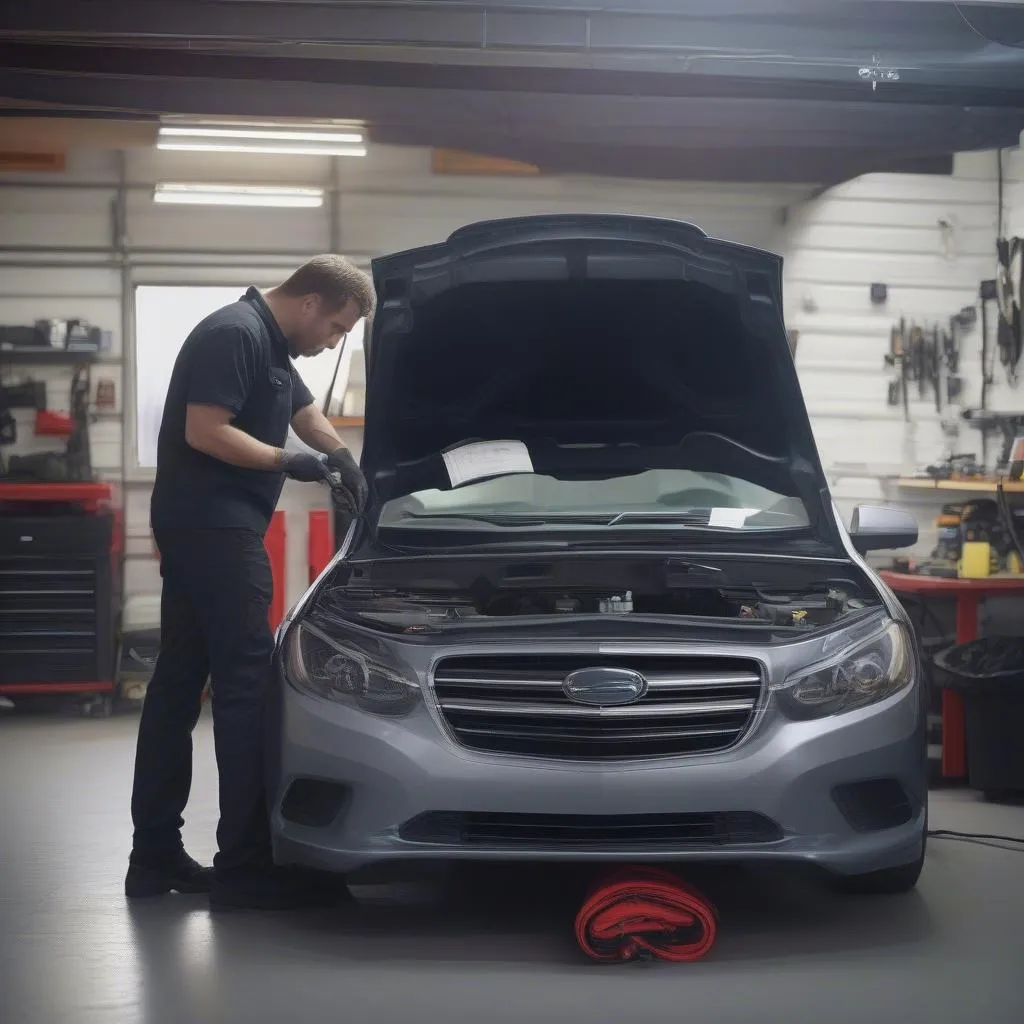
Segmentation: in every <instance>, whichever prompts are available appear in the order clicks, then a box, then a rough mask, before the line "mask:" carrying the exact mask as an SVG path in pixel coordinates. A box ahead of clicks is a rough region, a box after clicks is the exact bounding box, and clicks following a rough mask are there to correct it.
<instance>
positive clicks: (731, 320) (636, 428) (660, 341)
mask: <svg viewBox="0 0 1024 1024" xmlns="http://www.w3.org/2000/svg"><path fill="white" fill-rule="evenodd" d="M781 266H782V261H781V259H780V258H779V257H777V256H774V255H771V254H769V253H764V252H760V251H757V250H753V249H749V248H746V247H743V246H739V245H734V244H731V243H726V242H720V241H715V240H713V239H709V238H708V237H707V236H706V235H705V234H704V233H703V232H702V231H700V230H699V229H698V228H695V227H692V226H690V225H687V224H682V223H679V222H675V221H663V220H655V219H648V218H640V217H620V216H604V215H595V216H569V217H564V216H559V217H537V218H522V219H515V220H508V221H497V222H488V223H485V224H479V225H474V226H472V227H468V228H464V229H462V230H460V231H459V232H456V233H455V234H454V235H452V236H451V237H450V238H449V239H448V240H447V241H446V242H444V243H441V244H439V245H436V246H431V247H428V248H424V249H418V250H414V251H411V252H407V253H402V254H398V255H395V256H390V257H387V258H384V259H380V260H377V261H375V262H374V264H373V272H374V279H375V284H376V287H377V294H378V296H379V299H380V308H379V311H378V314H377V317H376V318H375V321H374V324H373V328H372V331H371V335H370V337H369V338H368V340H367V411H366V433H365V438H364V448H363V463H364V468H365V470H366V472H367V475H368V476H369V477H370V479H371V482H372V485H373V488H374V493H375V497H376V499H377V501H378V502H384V501H387V500H389V499H392V498H395V497H399V496H402V495H406V494H410V493H413V492H414V491H418V490H425V489H428V488H439V489H444V488H445V487H449V486H450V485H451V480H450V478H449V474H448V469H447V467H446V464H445V462H444V460H443V458H442V456H441V453H442V452H444V451H445V450H446V449H450V448H451V447H452V446H458V445H461V444H463V443H465V442H470V441H474V440H480V439H483V440H516V441H522V442H524V443H525V445H526V447H527V448H528V450H529V454H530V457H531V460H532V464H533V466H534V470H535V472H536V473H539V474H544V475H548V476H553V477H556V478H559V479H601V478H603V477H610V476H615V475H628V474H630V473H637V472H641V471H642V470H645V469H651V468H665V469H669V468H679V469H694V470H700V471H704V472H718V473H729V472H733V473H734V475H736V476H738V477H740V478H742V479H745V480H749V481H752V482H754V483H757V484H759V485H761V486H764V487H769V488H771V489H772V490H773V491H775V492H776V493H779V494H783V495H793V496H799V497H801V498H803V499H804V501H805V504H806V503H807V502H810V503H811V506H812V508H811V511H812V515H813V514H814V513H815V511H817V512H821V511H823V510H824V497H823V495H824V492H825V491H826V485H825V481H824V478H823V475H822V472H821V467H820V464H819V461H818V456H817V451H816V449H815V446H814V441H813V438H812V435H811V430H810V425H809V423H808V419H807V414H806V411H805V409H804V405H803V400H802V397H801V394H800V389H799V384H798V382H797V376H796V371H795V368H794V366H793V361H792V358H791V355H790V351H789V346H788V342H787V338H786V332H785V328H784V325H783V320H782V314H781V308H782V295H781ZM826 518H827V516H826Z"/></svg>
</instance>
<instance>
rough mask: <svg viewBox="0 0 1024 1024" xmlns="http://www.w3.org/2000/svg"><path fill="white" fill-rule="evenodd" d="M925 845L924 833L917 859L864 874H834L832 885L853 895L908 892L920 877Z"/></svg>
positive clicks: (900, 893)
mask: <svg viewBox="0 0 1024 1024" xmlns="http://www.w3.org/2000/svg"><path fill="white" fill-rule="evenodd" d="M927 847H928V836H927V834H926V835H925V836H924V837H923V838H922V840H921V855H920V856H919V857H918V858H917V860H912V861H911V862H910V863H909V864H900V865H898V866H897V867H894V868H882V870H881V871H869V872H868V873H867V874H865V875H834V876H833V880H832V881H833V885H834V886H835V888H837V889H838V890H839V891H840V892H844V893H848V894H850V895H853V896H899V895H902V894H903V893H908V892H910V891H911V890H913V888H914V887H915V886H916V885H917V880H918V879H919V878H920V877H921V871H922V870H923V869H924V856H925V851H926V850H927Z"/></svg>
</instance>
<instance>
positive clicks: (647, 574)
mask: <svg viewBox="0 0 1024 1024" xmlns="http://www.w3.org/2000/svg"><path fill="white" fill-rule="evenodd" d="M848 569H849V572H844V573H843V574H841V575H839V576H833V575H831V574H823V573H822V571H821V566H820V564H817V565H816V564H814V563H813V562H811V561H809V562H808V563H798V564H797V565H786V566H784V567H782V568H780V567H777V566H771V565H770V564H768V565H766V564H764V563H757V562H756V561H754V560H751V561H749V562H747V561H741V562H729V563H725V562H723V563H722V564H717V565H716V564H711V565H707V564H700V565H696V564H694V563H690V562H686V561H684V560H679V559H668V560H666V559H660V560H656V559H654V560H637V559H631V558H625V559H618V558H609V557H605V558H601V559H596V558H574V559H566V560H564V561H563V560H555V561H552V562H544V563H538V562H523V561H518V560H512V561H505V562H494V561H492V562H489V563H486V564H481V563H480V561H478V560H475V559H465V560H464V559H445V558H438V559H436V560H435V559H429V558H428V559H417V560H407V559H386V560H381V561H376V562H373V561H371V562H362V563H347V564H346V563H342V564H341V565H339V566H338V567H337V568H336V569H335V571H334V572H333V573H332V574H331V576H330V577H329V578H328V580H327V581H326V582H325V584H324V586H323V588H322V590H321V591H320V593H319V595H318V597H317V602H316V603H317V607H318V609H319V610H320V611H321V612H323V613H324V614H326V615H328V616H332V617H341V618H345V619H354V620H356V621H359V622H361V623H363V624H364V625H368V626H372V627H374V628H378V629H384V630H387V631H396V632H423V631H433V630H434V629H438V630H443V629H445V628H451V627H456V626H459V625H460V624H470V623H474V622H480V623H482V622H486V621H491V622H496V621H500V620H510V619H517V618H542V619H545V620H552V619H555V620H557V619H570V618H573V617H582V616H586V617H601V616H632V617H652V618H653V617H656V618H665V617H686V618H699V619H713V620H719V621H721V620H733V621H742V622H745V623H747V624H749V625H751V626H757V625H761V626H771V627H776V628H785V629H791V630H796V631H801V630H812V629H817V628H820V627H823V626H828V625H830V624H832V623H834V622H836V621H837V620H839V619H842V618H844V617H846V616H849V615H852V614H855V613H857V612H859V611H862V610H864V609H867V608H871V607H874V606H876V605H877V604H878V598H877V596H876V595H875V594H874V592H873V591H872V590H871V589H869V588H868V587H867V586H866V585H865V583H864V582H863V581H858V580H857V579H856V578H855V572H856V570H855V569H854V567H853V566H849V567H848Z"/></svg>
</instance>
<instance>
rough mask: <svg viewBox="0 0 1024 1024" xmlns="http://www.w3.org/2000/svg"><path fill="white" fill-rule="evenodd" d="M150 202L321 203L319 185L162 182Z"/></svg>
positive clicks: (285, 205)
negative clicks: (315, 186)
mask: <svg viewBox="0 0 1024 1024" xmlns="http://www.w3.org/2000/svg"><path fill="white" fill-rule="evenodd" d="M153 202H155V203H174V204H185V205H193V206H278V207H297V206H299V207H316V206H323V203H324V190H323V189H322V188H289V187H285V186H277V185H185V184H170V183H168V184H162V185H157V186H156V188H155V189H154V191H153Z"/></svg>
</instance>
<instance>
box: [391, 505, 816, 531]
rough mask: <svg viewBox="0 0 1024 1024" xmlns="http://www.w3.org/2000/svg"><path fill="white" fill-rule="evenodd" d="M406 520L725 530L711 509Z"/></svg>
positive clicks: (410, 515) (425, 515)
mask: <svg viewBox="0 0 1024 1024" xmlns="http://www.w3.org/2000/svg"><path fill="white" fill-rule="evenodd" d="M761 516H773V517H776V518H782V519H789V520H791V521H793V525H794V526H795V527H796V526H800V525H802V524H800V523H799V522H797V521H795V517H794V516H791V515H789V514H788V513H785V512H757V513H756V515H754V516H751V517H750V518H758V517H761ZM405 518H407V519H445V520H449V519H463V520H466V521H468V522H476V523H487V524H489V525H491V526H512V527H514V526H550V525H558V524H561V523H567V524H569V525H572V526H618V525H620V524H627V523H629V524H634V525H635V524H640V525H644V524H648V525H658V526H665V525H669V526H679V527H682V528H684V529H693V528H696V529H702V530H707V529H722V527H716V526H712V525H711V524H710V522H709V518H710V512H709V510H708V509H692V510H689V511H680V510H678V509H674V510H672V511H665V512H615V513H612V514H608V513H595V512H569V513H557V512H556V513H551V514H549V515H537V514H533V515H521V514H517V513H511V514H509V513H504V514H503V513H500V512H492V513H489V514H484V513H478V512H407V513H406V514H405ZM724 529H730V530H732V531H733V532H741V531H742V530H743V527H738V528H737V527H724Z"/></svg>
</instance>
